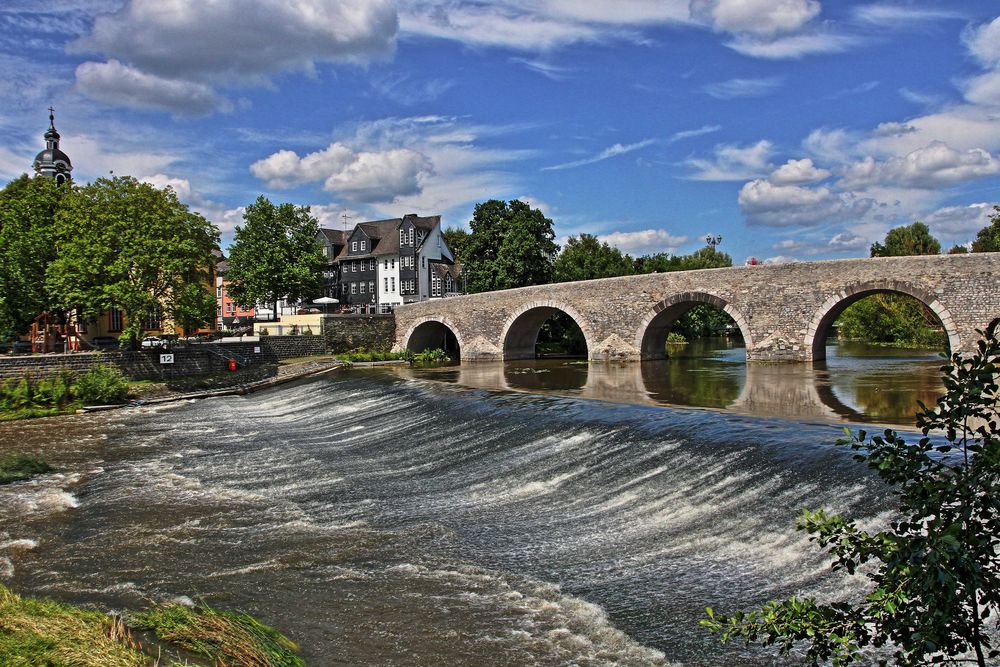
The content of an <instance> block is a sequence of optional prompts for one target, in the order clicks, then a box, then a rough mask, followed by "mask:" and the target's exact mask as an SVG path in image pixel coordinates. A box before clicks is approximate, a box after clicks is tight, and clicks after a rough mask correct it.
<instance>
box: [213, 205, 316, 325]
mask: <svg viewBox="0 0 1000 667" xmlns="http://www.w3.org/2000/svg"><path fill="white" fill-rule="evenodd" d="M243 220H244V223H245V224H244V225H242V226H237V227H236V236H235V240H234V242H233V245H232V246H231V247H230V249H229V260H228V261H229V269H228V271H227V273H226V279H227V280H228V281H229V283H230V287H229V294H230V295H231V296H232V297H233V299H234V300H235V301H236V302H237V303H239V304H240V305H242V306H252V305H254V304H255V303H269V304H272V305H273V306H274V312H275V313H276V312H277V302H278V300H279V299H282V298H287V299H290V300H293V301H295V300H298V299H304V298H313V297H316V296H318V295H319V294H321V293H322V291H323V274H322V271H323V268H324V267H325V266H326V258H325V257H324V256H323V249H322V247H321V245H320V243H319V241H317V238H316V237H317V235H318V234H319V223H318V222H317V221H316V218H314V217H313V216H312V214H311V213H310V211H309V207H308V206H295V205H293V204H287V203H286V204H279V205H277V206H275V205H274V204H272V203H271V201H270V200H268V199H267V197H264V196H263V195H261V196H260V197H258V198H257V201H256V202H254V203H253V204H250V205H249V206H247V207H246V211H245V212H244V213H243Z"/></svg>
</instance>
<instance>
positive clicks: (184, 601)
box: [167, 595, 195, 608]
mask: <svg viewBox="0 0 1000 667" xmlns="http://www.w3.org/2000/svg"><path fill="white" fill-rule="evenodd" d="M167 602H170V603H173V604H179V605H181V606H184V607H191V608H193V607H194V606H195V603H194V600H192V599H191V598H189V597H188V596H186V595H175V596H174V597H172V598H170V599H169V600H167Z"/></svg>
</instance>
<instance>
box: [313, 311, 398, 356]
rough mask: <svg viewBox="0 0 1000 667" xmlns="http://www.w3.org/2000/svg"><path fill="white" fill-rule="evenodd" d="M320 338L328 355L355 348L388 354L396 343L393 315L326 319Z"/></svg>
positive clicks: (339, 316)
mask: <svg viewBox="0 0 1000 667" xmlns="http://www.w3.org/2000/svg"><path fill="white" fill-rule="evenodd" d="M323 338H324V339H325V340H326V349H327V351H328V352H334V353H337V352H350V351H352V350H357V349H358V348H361V347H363V348H365V349H366V350H384V351H388V350H390V349H391V348H392V347H393V344H394V343H395V341H396V318H395V317H394V316H393V315H327V316H325V317H324V318H323Z"/></svg>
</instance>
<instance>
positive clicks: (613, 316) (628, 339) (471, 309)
mask: <svg viewBox="0 0 1000 667" xmlns="http://www.w3.org/2000/svg"><path fill="white" fill-rule="evenodd" d="M877 292H899V293H904V294H909V295H911V296H914V297H916V298H917V299H920V300H921V301H923V302H924V303H925V304H927V305H928V306H929V307H930V308H931V310H933V311H934V312H935V313H936V314H937V315H938V317H939V318H940V319H941V322H942V325H943V326H944V329H945V331H946V333H947V335H948V340H949V343H950V345H951V347H952V349H953V350H955V351H962V352H966V351H969V350H971V348H972V346H974V345H975V341H976V339H977V336H976V333H975V330H976V329H982V328H983V327H985V326H986V324H987V323H988V322H989V321H990V320H991V319H992V318H994V317H998V316H1000V253H975V254H968V255H936V256H918V257H878V258H871V259H852V260H834V261H824V262H800V263H794V264H781V265H763V266H741V267H732V268H725V269H705V270H699V271H678V272H673V273H660V274H646V275H640V276H623V277H620V278H604V279H601V280H588V281H580V282H572V283H557V284H552V285H539V286H535V287H524V288H519V289H512V290H502V291H498V292H486V293H482V294H471V295H466V296H460V297H451V298H448V299H434V300H431V301H425V302H421V303H416V304H410V305H407V306H402V307H399V308H397V309H396V322H397V326H396V332H397V340H396V347H397V349H403V348H405V347H407V345H410V344H411V339H412V338H413V334H414V331H416V329H417V327H418V326H420V325H422V324H425V323H428V322H439V323H441V325H442V326H443V327H444V328H445V329H446V330H448V331H451V332H452V333H453V334H454V337H455V339H456V340H457V341H458V345H459V346H460V350H461V357H462V359H463V360H501V359H512V358H524V357H525V356H527V355H528V350H529V349H532V348H533V344H534V340H535V337H536V335H537V330H538V326H540V325H541V322H542V321H544V319H545V317H547V316H548V315H550V314H551V313H552V312H554V311H557V310H559V311H563V312H565V313H566V314H568V315H570V316H571V317H572V318H573V319H574V320H575V321H576V322H577V324H579V325H580V328H581V330H582V331H583V334H584V337H585V338H586V341H587V349H588V354H589V357H590V359H591V360H595V361H597V360H623V361H633V360H639V359H643V358H654V357H656V356H662V353H663V341H664V340H665V338H666V334H667V332H668V331H669V329H670V326H671V325H672V324H673V322H674V321H675V320H676V319H677V317H679V316H680V315H682V314H683V313H684V312H686V311H687V310H689V309H690V308H692V307H694V306H695V305H697V304H699V303H709V304H712V305H715V306H718V307H720V308H722V309H724V310H725V311H726V312H727V313H728V314H729V315H730V316H731V317H732V318H733V319H734V321H735V322H736V324H737V326H738V327H739V328H740V330H741V332H742V333H743V337H744V340H745V341H746V345H747V359H748V360H751V361H809V360H812V359H816V358H821V357H822V354H823V350H824V346H823V341H824V340H825V339H826V336H827V334H828V333H829V331H830V326H831V325H832V324H833V322H834V321H835V320H836V317H837V316H838V315H839V314H840V312H842V311H843V309H844V308H846V307H847V306H848V305H850V303H853V302H854V301H857V300H858V299H860V298H863V297H864V296H867V295H869V294H873V293H877ZM426 329H427V326H425V327H424V329H422V330H421V331H422V332H423V331H424V330H426ZM421 338H425V337H424V336H423V335H422V334H421Z"/></svg>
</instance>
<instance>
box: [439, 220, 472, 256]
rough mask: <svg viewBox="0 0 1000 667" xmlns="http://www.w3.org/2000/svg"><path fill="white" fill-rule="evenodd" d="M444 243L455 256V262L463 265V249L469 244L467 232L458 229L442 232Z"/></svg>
mask: <svg viewBox="0 0 1000 667" xmlns="http://www.w3.org/2000/svg"><path fill="white" fill-rule="evenodd" d="M442 234H444V241H445V243H447V244H448V247H449V248H451V251H452V253H454V255H455V261H456V262H459V263H460V264H464V263H465V247H466V245H468V243H469V232H467V231H465V230H464V229H459V228H458V227H449V228H448V229H446V230H444V232H442Z"/></svg>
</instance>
